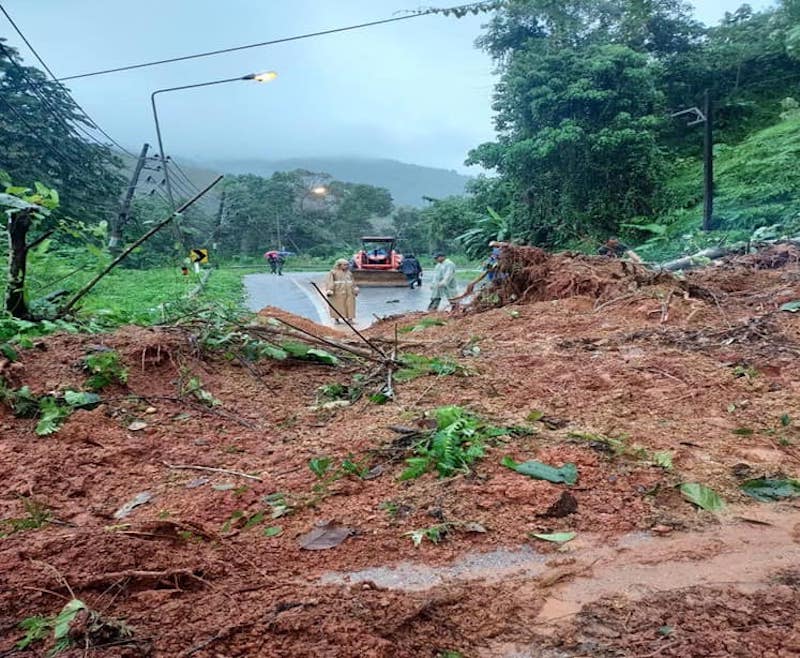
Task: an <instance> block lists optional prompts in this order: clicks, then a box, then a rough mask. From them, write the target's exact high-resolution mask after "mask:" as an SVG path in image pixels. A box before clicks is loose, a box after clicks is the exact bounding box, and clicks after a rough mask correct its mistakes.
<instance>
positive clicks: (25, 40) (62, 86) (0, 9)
mask: <svg viewBox="0 0 800 658" xmlns="http://www.w3.org/2000/svg"><path fill="white" fill-rule="evenodd" d="M0 11H1V12H3V15H4V16H5V17H6V19H7V20H8V22H9V23H11V27H13V28H14V30H15V31H16V33H17V34H18V35H19V37H20V39H22V40H23V41H24V42H25V45H26V46H28V49H29V50H30V51H31V52H32V53H33V56H34V57H36V59H37V60H38V61H39V63H40V64H41V65H42V67H43V68H44V70H45V71H47V72H48V73H49V74H50V77H51V78H53V80H54V81H55V82H56V83H57V84H58V86H59V87H61V89H62V90H63V91H64V93H65V94H67V96H69V98H70V99H71V100H72V102H73V103H74V104H75V107H77V108H78V109H79V110H80V111H81V112H83V115H84V116H85V117H86V118H87V119H88V120H89V123H90V125H92V126H93V127H94V128H95V129H96V130H98V131H99V132H100V133H102V134H103V135H104V136H105V137H106V139H108V140H109V141H110V142H111V143H112V144H114V145H115V146H116V147H117V148H118V149H120V150H121V151H122V152H123V153H127V154H128V155H129V156H131V157H132V158H135V157H136V155H135V154H134V153H131V152H130V151H129V150H128V149H126V148H125V147H124V146H122V144H120V143H119V142H118V141H117V140H115V139H114V138H113V137H112V136H111V135H109V134H108V133H107V132H106V131H105V130H103V129H102V128H101V127H100V126H99V125H98V123H97V121H95V120H94V119H93V118H92V117H91V116H89V113H88V112H87V111H86V110H85V109H83V107H82V106H81V105H80V104H79V103H78V101H76V100H75V98H74V97H73V96H72V94H71V93H70V92H69V90H68V89H67V88H66V87H65V86H64V85H63V84H62V83H61V81H60V80H59V79H58V77H57V76H56V75H55V73H53V71H52V70H51V69H50V67H49V66H47V64H46V63H45V61H44V60H43V59H42V57H41V56H40V55H39V53H38V52H37V51H36V49H35V48H34V47H33V45H32V44H31V42H30V41H28V39H27V37H26V36H25V35H24V34H23V32H22V30H21V29H20V28H19V26H17V24H16V23H15V22H14V19H13V18H11V16H10V15H9V13H8V12H7V11H6V8H5V7H3V5H0Z"/></svg>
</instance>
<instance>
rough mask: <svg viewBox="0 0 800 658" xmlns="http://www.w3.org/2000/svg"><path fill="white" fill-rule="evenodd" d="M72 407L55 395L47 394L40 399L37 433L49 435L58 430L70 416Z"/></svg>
mask: <svg viewBox="0 0 800 658" xmlns="http://www.w3.org/2000/svg"><path fill="white" fill-rule="evenodd" d="M71 413H72V407H69V406H64V405H61V404H59V403H58V400H56V399H55V398H54V397H51V396H49V395H48V396H45V397H43V398H41V399H40V400H39V422H38V423H37V424H36V430H35V431H36V434H38V435H39V436H47V435H48V434H54V433H56V432H58V430H59V428H60V427H61V425H62V423H63V422H64V421H65V420H66V419H67V418H69V415H70V414H71Z"/></svg>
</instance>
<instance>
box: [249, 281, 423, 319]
mask: <svg viewBox="0 0 800 658" xmlns="http://www.w3.org/2000/svg"><path fill="white" fill-rule="evenodd" d="M324 278H325V272H285V273H284V275H283V276H277V275H274V274H268V273H267V274H248V275H247V276H245V277H244V285H245V290H246V291H247V307H248V309H250V310H251V311H259V310H261V309H262V308H264V307H265V306H277V307H278V308H282V309H283V310H285V311H289V312H290V313H294V314H295V315H300V316H302V317H304V318H308V319H309V320H313V321H314V322H319V323H321V324H331V323H332V321H331V318H330V314H329V312H328V310H327V309H328V307H327V305H326V304H325V301H324V300H323V299H322V298H321V297H320V295H319V294H318V293H317V292H316V290H314V288H313V287H312V286H311V282H312V281H313V282H315V283H317V284H318V285H319V284H321V282H322V280H323V279H324ZM429 301H430V288H429V287H428V286H427V285H426V284H423V286H422V288H414V290H410V289H409V288H407V287H403V288H400V287H396V288H361V292H360V293H359V295H358V299H357V301H356V321H357V322H356V324H357V326H359V327H366V326H368V325H370V324H372V323H373V322H375V319H376V318H375V316H378V317H385V316H387V315H394V314H396V313H405V312H408V311H424V310H425V309H426V308H427V307H428V302H429Z"/></svg>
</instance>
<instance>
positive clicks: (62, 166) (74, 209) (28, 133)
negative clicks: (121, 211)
mask: <svg viewBox="0 0 800 658" xmlns="http://www.w3.org/2000/svg"><path fill="white" fill-rule="evenodd" d="M4 41H5V40H4V39H1V38H0V116H2V119H0V154H1V155H0V161H2V163H3V168H4V169H5V170H6V171H7V172H8V173H9V174H10V175H11V176H12V178H13V179H14V180H27V181H34V180H36V181H41V182H42V183H43V184H44V185H46V186H48V187H51V188H57V189H59V190H61V210H62V212H63V213H64V214H65V215H67V216H71V217H75V218H79V219H83V220H85V221H87V222H98V221H101V220H102V219H104V218H105V217H106V216H107V215H108V213H109V212H113V210H114V204H115V200H116V199H117V197H118V196H119V194H120V193H121V191H122V186H123V179H122V177H121V175H120V167H121V162H120V161H119V159H118V158H117V157H115V156H114V154H113V153H112V152H111V150H110V149H109V148H108V147H106V146H103V145H102V144H98V143H95V142H91V141H89V140H88V139H87V138H86V137H85V136H84V135H85V132H81V130H83V131H87V132H88V130H89V129H90V128H91V126H92V124H91V121H90V120H89V119H88V118H87V117H86V116H85V115H84V114H83V113H82V112H81V111H80V110H79V109H78V108H77V107H76V105H75V103H74V101H73V100H72V98H71V97H70V96H69V94H68V93H67V92H66V91H65V89H64V88H63V87H62V86H61V85H60V84H59V83H57V82H54V81H51V80H48V78H47V77H46V76H45V75H44V74H43V73H42V72H41V71H39V70H38V69H36V68H33V67H29V66H23V65H22V64H21V62H20V59H19V56H18V54H17V51H16V50H15V49H14V48H11V47H10V46H8V45H6V44H5V43H4Z"/></svg>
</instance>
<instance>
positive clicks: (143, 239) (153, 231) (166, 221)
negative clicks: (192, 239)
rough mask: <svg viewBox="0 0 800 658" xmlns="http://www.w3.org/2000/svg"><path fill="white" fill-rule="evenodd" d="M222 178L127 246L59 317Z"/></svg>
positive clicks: (66, 306) (71, 301)
mask: <svg viewBox="0 0 800 658" xmlns="http://www.w3.org/2000/svg"><path fill="white" fill-rule="evenodd" d="M222 178H223V177H222V176H217V177H216V178H215V179H214V180H213V181H211V182H210V183H209V184H208V185H206V187H204V188H203V189H202V190H200V191H199V192H198V193H197V194H195V195H194V196H193V197H192V198H191V199H189V200H188V201H187V202H186V203H184V204H183V205H182V206H181V207H180V208H177V209H176V210H173V211H172V212H171V213H170V214H169V215H168V216H167V217H165V218H164V219H162V220H161V221H160V222H158V224H156V225H155V226H154V227H153V228H151V229H150V230H149V231H148V232H147V233H145V234H144V235H143V236H142V237H140V238H139V239H138V240H136V241H135V242H134V243H133V244H131V245H129V246H128V248H127V249H125V250H124V251H123V252H122V253H121V254H120V255H119V256H117V257H116V258H115V259H114V260H113V261H111V262H110V263H109V264H108V265H107V266H106V267H105V268H104V269H103V270H102V271H101V272H100V273H99V274H97V276H95V277H94V278H93V279H92V280H91V281H89V283H87V284H86V285H85V286H83V288H81V289H80V290H79V291H78V292H77V293H75V295H74V296H73V297H72V299H70V300H69V301H68V302H67V303H66V304H64V306H62V307H61V309H60V310H59V315H64V314H65V313H67V312H68V311H69V310H70V309H72V307H73V306H75V304H77V303H78V301H80V300H81V299H82V298H83V297H85V296H86V294H87V293H88V292H89V291H90V290H91V289H92V288H94V287H95V286H96V285H97V282H98V281H100V279H102V278H103V277H104V276H105V275H106V274H108V273H109V272H110V271H111V270H113V269H114V268H115V267H116V266H117V265H119V264H120V263H121V262H122V261H123V260H125V258H127V256H128V254H130V253H131V252H132V251H133V250H134V249H136V247H138V246H139V245H140V244H143V243H144V242H146V241H147V240H149V239H150V238H151V237H153V236H154V235H155V234H156V233H158V232H159V231H160V230H161V229H162V228H164V227H165V226H166V225H167V224H169V223H170V222H171V221H172V220H173V219H176V218H178V217H180V215H181V213H183V211H184V210H186V209H187V208H189V207H191V206H192V205H193V204H194V202H195V201H197V200H198V199H199V198H200V197H202V196H203V195H204V194H205V193H206V192H208V191H209V190H210V189H211V188H212V187H214V186H215V185H216V184H217V183H219V182H220V181H221V180H222ZM37 242H38V240H37Z"/></svg>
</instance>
